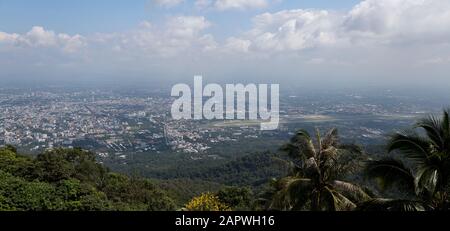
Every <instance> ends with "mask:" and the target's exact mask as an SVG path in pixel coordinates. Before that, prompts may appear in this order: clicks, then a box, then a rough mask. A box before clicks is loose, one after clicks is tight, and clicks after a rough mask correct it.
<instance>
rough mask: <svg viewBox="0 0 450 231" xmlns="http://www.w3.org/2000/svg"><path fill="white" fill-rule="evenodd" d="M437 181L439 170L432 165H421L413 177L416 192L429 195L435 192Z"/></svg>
mask: <svg viewBox="0 0 450 231" xmlns="http://www.w3.org/2000/svg"><path fill="white" fill-rule="evenodd" d="M438 182H439V170H438V169H437V168H435V167H434V166H422V167H421V168H419V170H418V171H417V174H416V178H415V184H416V194H417V195H424V194H425V195H426V194H429V195H426V196H431V195H433V194H434V193H435V192H436V187H437V185H438Z"/></svg>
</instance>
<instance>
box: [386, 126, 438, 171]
mask: <svg viewBox="0 0 450 231" xmlns="http://www.w3.org/2000/svg"><path fill="white" fill-rule="evenodd" d="M429 147H430V143H429V142H428V141H427V140H425V139H423V138H422V137H420V136H419V135H417V134H416V133H407V132H399V133H396V134H394V135H393V136H392V137H391V139H390V140H389V143H388V151H389V152H392V151H394V150H399V151H400V152H401V153H402V154H403V155H404V156H405V157H406V158H408V159H410V160H412V161H414V162H418V163H423V162H425V161H426V159H427V156H428V153H429V150H428V149H429Z"/></svg>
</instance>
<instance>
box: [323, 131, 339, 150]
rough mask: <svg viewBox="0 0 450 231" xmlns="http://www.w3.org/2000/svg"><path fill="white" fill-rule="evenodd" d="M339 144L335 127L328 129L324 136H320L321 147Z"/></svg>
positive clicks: (325, 147) (326, 147)
mask: <svg viewBox="0 0 450 231" xmlns="http://www.w3.org/2000/svg"><path fill="white" fill-rule="evenodd" d="M338 144H339V136H338V130H337V128H332V129H330V130H328V132H327V133H326V134H325V136H324V137H323V138H322V148H323V149H328V148H331V147H337V146H338Z"/></svg>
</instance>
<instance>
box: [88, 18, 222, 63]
mask: <svg viewBox="0 0 450 231" xmlns="http://www.w3.org/2000/svg"><path fill="white" fill-rule="evenodd" d="M210 26H211V23H210V22H209V21H208V20H206V18H205V17H201V16H178V17H172V18H169V19H168V20H167V21H166V22H165V24H164V25H163V26H155V25H152V24H151V23H150V22H146V21H145V22H142V23H141V24H140V26H139V27H138V28H137V29H135V30H131V31H128V32H124V33H120V34H99V35H97V36H96V38H95V39H94V40H95V41H97V42H98V43H100V45H101V44H104V43H107V44H110V47H113V48H114V50H116V51H124V52H127V53H129V54H132V55H142V56H158V55H159V56H163V57H171V56H175V55H178V54H186V52H194V51H199V52H201V51H207V50H212V49H214V48H215V47H216V46H217V45H216V42H215V41H214V38H213V36H212V35H210V34H207V33H204V31H205V30H206V29H207V28H208V27H210Z"/></svg>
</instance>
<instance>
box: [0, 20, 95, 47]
mask: <svg viewBox="0 0 450 231" xmlns="http://www.w3.org/2000/svg"><path fill="white" fill-rule="evenodd" d="M0 43H7V44H9V45H10V46H13V47H31V48H36V47H44V48H57V49H61V50H62V51H64V52H68V53H73V52H76V51H77V50H79V49H81V48H83V47H84V46H86V42H85V38H84V37H83V36H81V35H78V34H77V35H74V36H70V35H68V34H64V33H60V34H56V33H55V32H53V31H51V30H45V29H44V28H43V27H40V26H34V27H33V28H32V29H31V30H30V31H28V32H27V33H25V34H23V35H20V34H8V33H5V32H0Z"/></svg>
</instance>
